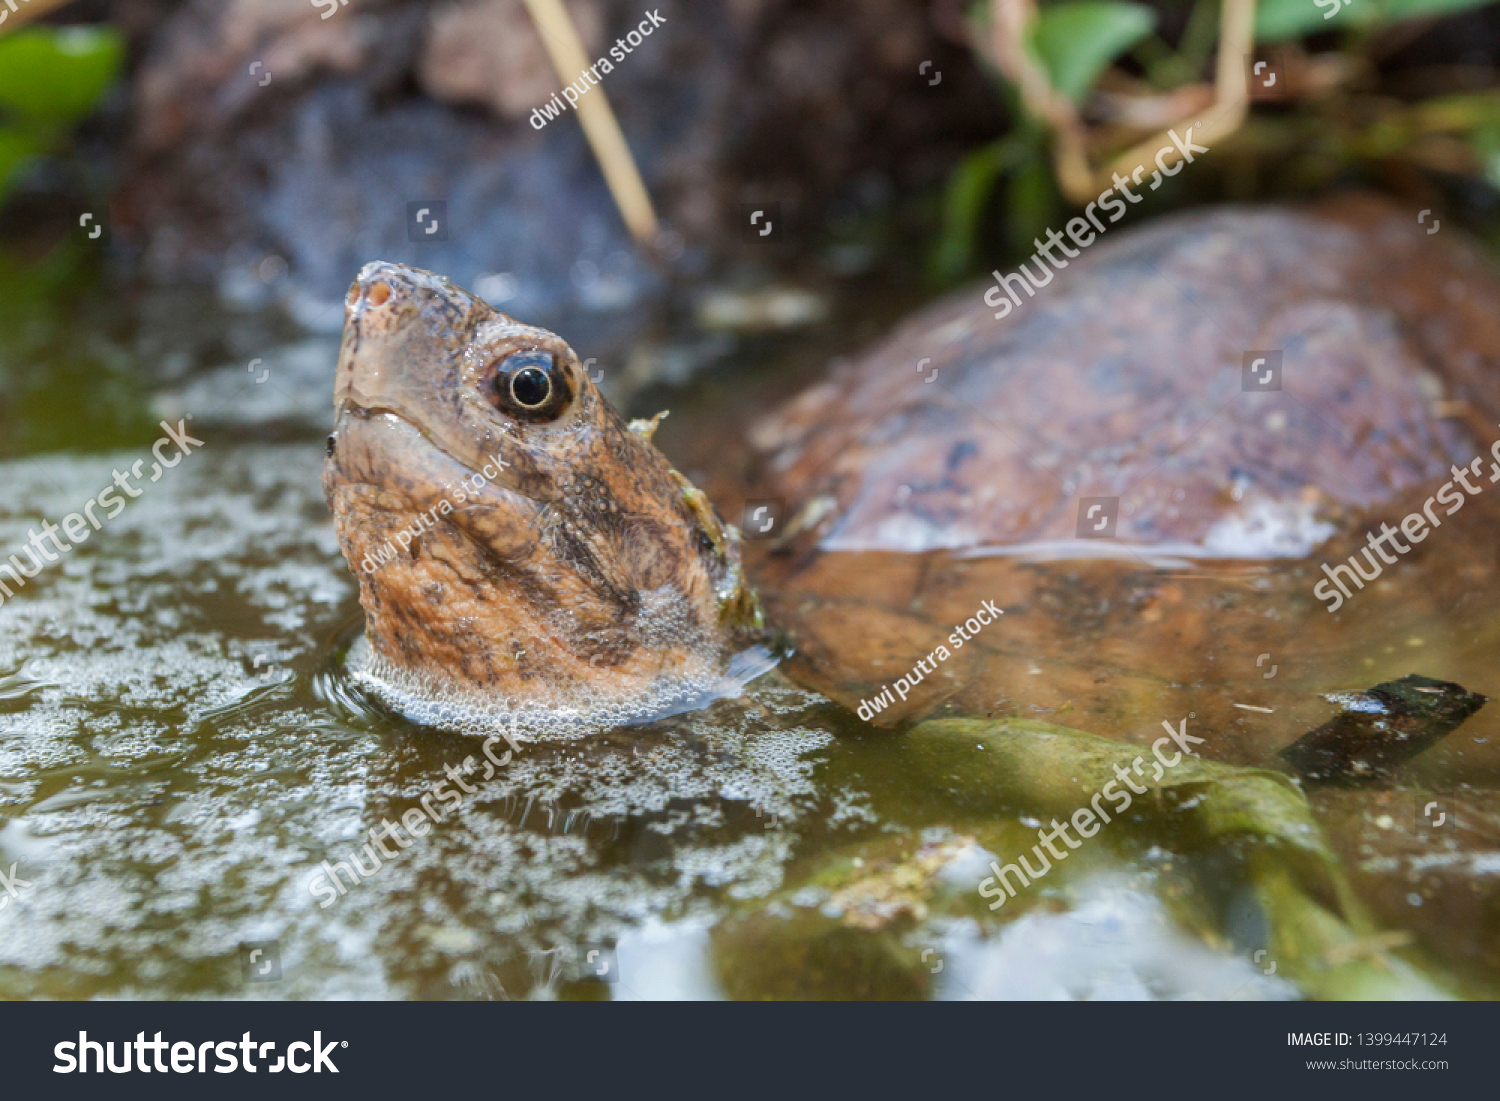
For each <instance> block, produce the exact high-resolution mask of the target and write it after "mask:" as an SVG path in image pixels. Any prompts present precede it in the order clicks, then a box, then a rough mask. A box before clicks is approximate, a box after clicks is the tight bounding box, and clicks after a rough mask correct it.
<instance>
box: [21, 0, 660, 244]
mask: <svg viewBox="0 0 1500 1101" xmlns="http://www.w3.org/2000/svg"><path fill="white" fill-rule="evenodd" d="M35 2H36V0H33V3H35ZM526 8H527V10H528V11H530V12H531V18H532V21H533V22H534V23H535V24H536V29H537V33H538V34H540V35H541V37H542V43H543V45H545V46H546V48H547V56H548V57H549V58H551V60H552V68H553V69H554V70H556V72H557V78H558V79H559V80H561V81H563V82H564V83H569V82H571V81H574V80H577V79H578V74H579V73H581V72H583V71H584V70H585V69H587V68H588V67H589V59H588V55H587V54H585V53H584V52H583V42H582V41H581V40H580V39H579V37H578V31H577V29H576V28H575V27H574V26H573V18H572V16H570V15H569V14H568V11H567V9H566V8H564V7H563V4H562V0H526ZM577 110H578V122H579V124H580V125H581V126H582V127H583V134H584V137H586V138H587V139H588V142H589V147H590V148H591V149H593V151H594V157H595V159H597V160H598V162H599V168H600V169H601V170H602V171H603V173H604V182H605V183H606V184H608V185H609V193H610V195H612V196H613V197H614V200H615V205H616V206H617V207H619V210H620V217H622V218H623V219H624V220H625V225H626V227H627V228H628V229H629V230H630V235H631V236H632V237H634V238H635V240H636V243H637V244H638V245H640V246H641V247H642V248H644V249H650V248H652V247H653V246H654V245H655V243H656V240H657V236H658V233H659V232H660V229H659V226H658V223H657V220H656V211H655V210H654V209H653V208H652V206H651V196H650V195H649V194H647V192H646V185H645V184H644V183H643V182H642V181H641V173H640V170H639V169H638V168H637V167H636V163H635V157H634V156H633V155H632V154H631V152H630V146H629V145H627V144H626V143H625V135H624V134H623V133H622V132H621V130H620V124H619V122H618V121H617V120H616V119H615V113H614V110H613V109H612V108H611V107H610V105H609V100H608V99H607V98H606V97H605V95H604V89H603V88H602V87H598V88H590V89H589V90H588V92H587V93H585V94H584V96H583V97H582V98H581V99H580V100H579V101H578V108H577Z"/></svg>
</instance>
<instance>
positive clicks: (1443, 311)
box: [722, 197, 1500, 764]
mask: <svg viewBox="0 0 1500 1101" xmlns="http://www.w3.org/2000/svg"><path fill="white" fill-rule="evenodd" d="M1456 237H1457V234H1455V233H1452V232H1447V233H1444V235H1443V236H1442V237H1441V238H1437V237H1432V236H1429V235H1428V233H1427V232H1426V230H1425V229H1424V227H1422V226H1419V225H1418V223H1417V221H1416V218H1415V217H1414V215H1411V214H1407V213H1403V212H1398V211H1396V210H1394V209H1392V208H1391V207H1389V206H1386V205H1385V204H1383V203H1381V202H1378V201H1375V200H1369V199H1364V198H1358V197H1356V198H1353V199H1348V200H1345V201H1343V202H1341V203H1340V204H1339V205H1338V206H1337V207H1334V208H1332V209H1329V210H1324V211H1322V212H1303V213H1299V212H1288V211H1284V210H1250V209H1233V208H1230V209H1218V210H1215V211H1212V212H1209V213H1198V214H1189V215H1184V216H1177V217H1171V218H1166V219H1163V220H1161V221H1159V222H1156V223H1153V224H1150V225H1148V226H1146V227H1145V228H1143V229H1139V230H1132V231H1129V232H1121V233H1119V234H1118V236H1116V237H1115V238H1114V239H1113V240H1110V239H1106V240H1103V241H1100V242H1098V243H1096V244H1094V245H1093V247H1092V248H1090V249H1088V250H1087V251H1085V252H1084V253H1083V255H1082V256H1080V257H1078V258H1076V259H1072V260H1070V261H1068V267H1067V268H1066V269H1064V270H1060V271H1056V272H1054V273H1053V275H1052V277H1051V285H1046V286H1043V287H1042V288H1041V289H1039V290H1038V291H1037V292H1036V294H1035V296H1034V297H1030V296H1028V294H1027V293H1025V292H1024V291H1023V290H1022V289H1021V288H1019V287H1018V288H1017V297H1019V299H1020V305H1015V304H1014V303H1013V302H1011V301H1010V300H1009V299H1007V298H1005V297H1003V292H1000V291H999V290H998V289H997V288H998V284H996V283H993V282H992V283H991V284H989V285H988V286H989V289H988V290H987V289H986V288H985V287H975V288H971V289H966V290H963V291H960V292H956V293H954V294H952V295H950V296H948V297H945V298H944V299H942V300H941V301H939V302H937V303H936V304H934V305H933V306H931V307H929V308H927V309H925V310H923V311H921V312H919V313H918V314H916V315H915V316H913V317H911V318H910V319H908V320H907V321H905V322H904V323H903V324H902V325H900V326H899V327H898V328H897V329H896V330H895V331H894V332H893V333H892V334H891V335H890V336H889V337H888V338H887V339H885V340H884V341H882V342H881V343H879V344H878V345H877V346H876V347H875V348H873V349H872V350H870V351H869V352H868V353H867V354H866V355H864V356H863V357H861V358H859V359H858V360H856V361H854V362H852V363H849V364H847V365H846V366H844V367H843V368H842V369H839V370H836V371H835V372H834V373H833V374H832V375H831V376H830V377H829V378H828V379H827V381H825V382H822V383H821V384H819V385H816V386H814V387H813V388H811V389H809V390H807V391H805V392H804V393H802V394H801V395H800V396H798V397H796V398H795V399H793V400H792V401H791V402H790V403H789V404H787V405H786V406H785V407H784V408H782V409H780V410H779V411H777V412H775V413H774V414H772V415H770V416H768V417H765V418H764V419H762V420H761V421H760V422H759V423H758V424H756V425H755V426H754V428H753V430H752V432H751V439H752V443H753V444H754V446H755V448H756V449H757V450H758V452H759V460H760V462H759V466H760V469H761V471H762V474H761V480H760V482H759V484H758V485H757V486H756V487H755V488H754V489H753V490H752V491H751V492H750V493H749V494H748V495H749V496H750V497H752V498H781V499H784V501H785V502H786V514H787V522H786V523H785V529H784V531H783V532H782V535H781V537H780V539H779V540H776V541H774V542H766V543H756V544H751V545H752V546H755V547H759V548H765V553H760V554H756V553H752V554H751V556H750V558H749V559H748V566H749V568H750V569H751V573H752V576H754V577H755V579H756V580H757V582H758V583H759V584H760V586H761V591H762V593H763V594H764V596H765V598H766V601H767V614H768V618H769V619H770V621H771V622H773V623H776V624H778V625H779V626H782V627H784V628H786V629H788V630H790V632H791V634H792V637H793V639H794V640H795V643H796V647H797V655H796V658H795V660H794V661H793V663H792V665H791V669H792V671H793V673H794V674H795V675H797V676H798V677H799V679H803V680H804V681H806V682H809V683H810V684H812V685H813V686H815V687H817V688H819V689H820V690H822V691H824V692H825V693H826V694H828V695H830V696H832V697H834V698H835V699H838V700H839V701H840V702H842V703H844V704H846V705H847V706H849V707H850V708H856V707H860V706H861V704H873V702H874V701H875V699H876V697H877V696H878V695H879V694H881V693H882V692H883V690H884V689H886V688H888V687H892V686H895V685H896V682H897V680H898V678H900V677H902V676H906V677H907V678H908V681H909V682H917V683H915V685H914V687H912V688H911V689H910V691H909V692H908V693H907V694H906V698H905V699H899V698H896V694H894V693H887V694H886V699H887V700H888V701H890V702H889V703H888V704H887V705H885V706H882V707H879V708H875V707H872V706H867V707H865V708H864V710H863V711H862V712H861V713H862V715H869V716H871V717H872V718H873V721H875V722H876V723H879V724H889V723H892V722H896V721H899V720H903V719H908V718H911V717H915V716H921V715H923V714H930V713H934V712H939V713H941V712H954V713H963V714H986V715H991V714H1019V715H1022V716H1025V717H1040V718H1051V719H1053V720H1054V721H1061V722H1066V723H1068V724H1069V725H1072V726H1079V727H1083V728H1085V729H1089V730H1093V731H1095V732H1097V733H1101V734H1106V735H1108V736H1114V737H1130V738H1146V739H1149V738H1151V737H1153V736H1155V735H1152V734H1151V731H1152V730H1153V729H1155V732H1156V735H1159V734H1160V733H1161V731H1160V721H1161V720H1162V719H1164V718H1168V717H1170V718H1171V719H1172V721H1173V723H1174V724H1175V723H1176V722H1177V721H1178V719H1179V718H1181V717H1182V716H1183V715H1186V714H1187V713H1188V710H1189V709H1190V708H1193V707H1196V708H1197V711H1198V715H1199V716H1200V720H1199V721H1202V719H1203V718H1206V717H1208V715H1209V713H1211V714H1212V721H1215V722H1218V723H1220V725H1221V726H1222V727H1223V728H1224V729H1223V733H1222V735H1221V736H1220V737H1219V738H1218V739H1217V740H1216V744H1215V745H1214V746H1212V747H1210V748H1208V749H1205V751H1204V752H1205V753H1206V754H1208V755H1211V756H1218V757H1221V758H1228V759H1232V760H1238V761H1242V762H1255V761H1258V760H1262V759H1264V757H1265V755H1266V754H1267V753H1268V752H1269V751H1270V750H1272V749H1273V748H1275V747H1276V746H1278V745H1282V744H1285V743H1286V742H1287V741H1290V740H1291V738H1292V737H1295V735H1296V734H1297V733H1299V732H1300V731H1301V730H1305V729H1306V726H1307V725H1311V724H1310V723H1307V722H1304V721H1303V720H1305V719H1307V718H1311V719H1312V721H1313V722H1315V721H1317V718H1319V717H1320V716H1316V715H1311V714H1310V713H1306V712H1304V715H1303V719H1297V717H1296V715H1295V714H1294V709H1295V707H1296V706H1297V703H1296V701H1299V700H1300V701H1306V700H1308V699H1310V698H1312V695H1313V693H1314V692H1315V691H1320V690H1326V689H1336V688H1349V687H1357V686H1361V685H1364V684H1368V683H1373V682H1374V681H1375V680H1377V679H1382V678H1385V679H1390V678H1393V677H1397V676H1400V675H1402V674H1405V673H1408V672H1412V671H1413V669H1415V668H1418V667H1419V665H1418V663H1420V668H1421V671H1423V672H1426V673H1429V674H1431V675H1443V676H1445V677H1446V679H1451V680H1458V681H1460V682H1462V683H1475V684H1476V687H1483V686H1485V685H1487V684H1488V683H1489V682H1490V680H1491V679H1492V672H1491V670H1489V669H1488V668H1487V665H1488V662H1487V659H1485V658H1484V657H1483V656H1482V655H1483V653H1484V651H1485V646H1484V645H1483V641H1484V640H1485V639H1490V640H1493V639H1494V638H1495V630H1494V628H1493V627H1491V626H1490V624H1492V623H1493V622H1494V620H1495V617H1494V615H1493V612H1494V611H1495V609H1494V608H1493V607H1489V602H1488V601H1487V600H1482V599H1480V598H1478V597H1477V596H1476V593H1488V592H1489V591H1490V590H1491V589H1492V588H1493V586H1492V585H1490V584H1488V582H1489V581H1490V579H1491V577H1492V575H1493V572H1494V567H1495V565H1496V552H1495V549H1494V548H1495V541H1494V533H1493V530H1492V529H1490V528H1484V530H1480V529H1479V528H1476V523H1478V522H1479V521H1480V520H1481V518H1482V517H1481V515H1480V514H1483V516H1493V515H1494V508H1493V506H1486V505H1484V504H1483V503H1482V502H1483V498H1482V497H1480V498H1473V499H1471V500H1473V501H1475V502H1477V503H1478V507H1474V506H1472V505H1471V507H1470V508H1469V510H1468V512H1467V513H1464V514H1460V515H1459V516H1455V517H1454V518H1453V519H1452V520H1447V521H1445V522H1446V523H1447V525H1448V530H1445V531H1442V532H1433V533H1432V535H1433V537H1432V538H1428V539H1427V540H1426V542H1425V543H1424V544H1422V545H1421V546H1414V547H1412V548H1411V550H1412V553H1410V554H1407V555H1405V556H1402V557H1401V559H1400V561H1398V562H1397V563H1396V564H1394V565H1386V564H1383V568H1384V571H1385V576H1384V577H1383V578H1382V579H1381V580H1380V582H1379V584H1378V585H1374V586H1372V588H1374V589H1376V590H1377V591H1375V592H1354V593H1353V594H1352V599H1351V600H1349V601H1348V602H1346V603H1345V604H1344V606H1343V607H1342V608H1341V609H1340V610H1339V611H1338V612H1337V613H1336V614H1330V612H1329V610H1328V608H1329V606H1330V604H1331V603H1332V601H1327V602H1325V599H1324V596H1325V594H1326V593H1328V592H1332V591H1333V590H1332V588H1331V587H1330V588H1329V589H1327V590H1323V591H1321V592H1320V593H1319V594H1318V595H1314V590H1315V586H1318V585H1319V583H1320V582H1322V581H1324V580H1325V577H1324V574H1323V573H1322V572H1321V571H1320V570H1319V564H1320V563H1321V562H1325V561H1326V562H1330V563H1337V562H1340V561H1342V560H1343V559H1345V558H1346V557H1347V556H1348V555H1349V554H1350V553H1353V552H1354V550H1355V548H1356V545H1363V543H1364V533H1365V531H1366V529H1367V528H1368V529H1369V530H1373V531H1375V532H1377V533H1378V532H1379V525H1380V523H1382V522H1387V521H1388V522H1390V523H1391V524H1392V525H1396V524H1399V523H1400V521H1401V519H1402V517H1403V516H1404V515H1406V514H1407V513H1408V512H1409V511H1411V510H1412V509H1413V508H1415V509H1418V510H1420V509H1421V507H1422V504H1423V502H1424V500H1425V499H1427V498H1429V497H1430V496H1431V495H1432V494H1433V493H1434V492H1436V491H1437V490H1438V489H1439V488H1440V487H1442V486H1443V484H1444V483H1445V482H1447V481H1449V480H1450V479H1451V477H1452V472H1451V467H1452V466H1453V464H1459V465H1464V464H1468V463H1469V462H1470V461H1471V460H1473V459H1475V458H1476V457H1483V458H1484V459H1485V460H1486V461H1488V459H1489V454H1490V445H1491V441H1492V440H1494V439H1496V438H1497V437H1500V428H1497V422H1500V282H1497V280H1496V277H1495V275H1494V273H1493V271H1492V270H1491V269H1490V268H1489V267H1488V266H1487V265H1486V264H1485V263H1484V262H1483V261H1482V260H1481V259H1480V257H1479V256H1478V254H1477V253H1476V252H1475V251H1474V250H1472V249H1470V248H1468V247H1465V246H1463V245H1462V244H1460V243H1459V242H1458V241H1457V240H1456ZM1060 258H1061V257H1060ZM1034 266H1035V265H1028V268H1030V267H1034ZM1038 277H1040V276H1038ZM1013 285H1014V284H1013ZM997 307H999V308H998V309H997ZM1007 307H1008V310H1007ZM1007 312H1008V316H1005V317H1003V318H1001V319H999V320H997V319H996V316H995V315H996V314H997V313H1007ZM1267 352H1279V353H1280V357H1281V364H1280V378H1279V386H1280V388H1279V390H1266V391H1258V390H1253V389H1251V390H1247V389H1245V388H1244V386H1245V385H1246V382H1247V376H1246V365H1247V364H1252V363H1254V362H1255V360H1257V359H1262V358H1265V359H1267V360H1268V363H1262V364H1259V365H1257V366H1256V368H1255V372H1254V377H1256V378H1262V377H1266V376H1267V374H1268V372H1267V370H1266V368H1267V366H1268V364H1270V363H1274V357H1268V356H1266V354H1265V353H1267ZM1271 377H1272V379H1274V375H1273V376H1271ZM1496 469H1497V470H1500V468H1496ZM1485 475H1486V476H1485V477H1484V478H1481V481H1482V482H1483V483H1484V485H1485V486H1488V485H1489V481H1488V477H1487V475H1488V468H1487V467H1486V468H1485ZM1490 492H1491V493H1500V489H1496V490H1492V491H1490ZM1091 498H1097V499H1106V500H1103V501H1089V500H1088V499H1091ZM1108 499H1115V500H1116V501H1117V503H1114V504H1112V502H1111V501H1110V500H1108ZM722 503H723V504H724V505H725V506H732V505H733V504H734V502H733V501H732V500H728V499H725V500H723V501H722ZM1090 504H1101V505H1103V506H1106V507H1107V508H1108V509H1109V512H1105V511H1102V510H1096V511H1095V513H1094V514H1093V520H1092V522H1091V523H1089V524H1088V525H1087V526H1088V528H1089V529H1092V528H1093V527H1094V526H1095V525H1097V524H1098V523H1099V520H1100V519H1101V518H1105V517H1107V516H1108V515H1109V514H1111V513H1112V514H1114V515H1115V517H1116V518H1115V520H1114V526H1113V528H1112V529H1110V528H1109V527H1108V526H1106V530H1105V531H1104V533H1103V535H1104V536H1108V537H1098V538H1094V537H1089V536H1092V535H1094V534H1095V533H1094V532H1093V531H1092V530H1085V529H1084V527H1083V526H1081V525H1082V524H1083V523H1084V522H1085V520H1086V518H1087V508H1088V506H1089V505H1090ZM1443 512H1444V509H1443V507H1442V506H1439V507H1438V516H1439V518H1440V519H1442V514H1443ZM732 514H733V513H732V512H731V515H732ZM1080 535H1083V536H1085V537H1082V538H1080ZM1308 556H1311V557H1308ZM1377 561H1379V560H1378V559H1377ZM986 600H990V601H993V602H994V603H995V604H997V605H998V606H999V607H1000V608H1002V609H1004V610H1005V613H1006V614H1005V615H1004V616H1003V617H1002V618H1001V619H1000V620H999V621H998V622H997V623H996V624H994V625H992V626H988V627H985V628H984V629H983V631H982V632H981V634H980V636H979V637H978V638H977V639H975V640H973V641H972V642H969V643H967V644H965V645H963V646H962V648H960V647H956V646H954V645H953V642H952V636H953V632H954V629H955V627H956V626H957V625H961V624H964V623H965V621H966V620H967V619H968V618H969V617H971V616H974V615H975V612H976V609H979V608H980V607H981V606H982V604H983V602H984V601H986ZM1455 613H1456V614H1457V618H1455ZM1434 620H1439V621H1441V622H1442V623H1443V624H1444V630H1443V631H1434V630H1433V621H1434ZM1460 624H1469V625H1472V628H1473V631H1474V632H1475V633H1474V634H1471V635H1464V636H1463V637H1462V638H1461V639H1460V637H1459V636H1460V634H1461V633H1462V632H1460V631H1458V630H1457V629H1456V628H1457V627H1458V626H1459V625H1460ZM1437 634H1442V635H1445V636H1451V637H1444V638H1437V637H1434V636H1435V635H1437ZM1409 640H1415V642H1416V644H1417V645H1416V646H1413V647H1412V648H1407V644H1408V641H1409ZM1417 646H1420V647H1422V649H1420V650H1419V649H1417ZM940 647H941V648H946V649H947V650H948V652H949V656H948V657H947V658H946V659H945V658H943V656H942V653H941V651H940V650H939V648H940ZM1392 647H1395V648H1396V653H1395V654H1394V656H1393V655H1392V654H1391V652H1390V650H1391V648H1392ZM1440 647H1441V648H1444V649H1446V650H1447V652H1445V653H1441V654H1439V653H1436V652H1435V651H1436V650H1437V649H1438V648H1440ZM1476 662H1477V664H1476ZM1434 665H1436V666H1437V667H1434ZM1278 668H1279V675H1277V670H1278ZM914 669H916V670H917V672H916V673H914V672H913V670H914ZM1235 703H1239V704H1240V705H1241V707H1240V709H1239V710H1234V709H1233V705H1234V704H1235ZM1248 708H1257V709H1259V710H1258V712H1252V713H1250V714H1247V713H1246V710H1247V709H1248ZM1038 712H1040V714H1038ZM1059 712H1061V713H1062V714H1058V713H1059ZM1260 716H1263V717H1260ZM1247 724H1248V725H1247ZM1495 763H1497V764H1500V761H1497V762H1495Z"/></svg>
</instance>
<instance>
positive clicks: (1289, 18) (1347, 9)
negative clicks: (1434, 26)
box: [1255, 0, 1490, 42]
mask: <svg viewBox="0 0 1500 1101" xmlns="http://www.w3.org/2000/svg"><path fill="white" fill-rule="evenodd" d="M1489 2H1490V0H1342V3H1341V2H1340V0H1261V2H1260V3H1259V4H1258V5H1257V6H1256V11H1255V40H1256V41H1257V42H1285V41H1287V40H1288V39H1292V38H1300V37H1302V36H1303V35H1306V34H1313V33H1315V32H1317V31H1321V30H1328V29H1331V28H1344V27H1373V26H1376V25H1379V24H1382V23H1392V22H1397V21H1399V20H1402V19H1426V18H1431V17H1433V16H1438V15H1449V14H1452V13H1453V12H1458V11H1467V10H1469V9H1470V8H1479V7H1483V6H1484V5H1485V4H1487V3H1489Z"/></svg>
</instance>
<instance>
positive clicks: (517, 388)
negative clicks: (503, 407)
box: [510, 367, 552, 409]
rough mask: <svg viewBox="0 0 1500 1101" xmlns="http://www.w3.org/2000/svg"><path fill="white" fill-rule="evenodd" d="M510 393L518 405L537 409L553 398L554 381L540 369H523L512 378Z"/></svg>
mask: <svg viewBox="0 0 1500 1101" xmlns="http://www.w3.org/2000/svg"><path fill="white" fill-rule="evenodd" d="M510 393H511V396H512V397H513V398H515V399H516V403H517V404H518V405H524V406H525V407H526V408H528V409H535V408H536V407H537V406H539V405H542V404H543V403H545V402H546V400H547V399H548V398H549V397H551V396H552V380H551V379H550V378H548V377H547V372H546V371H543V370H542V369H541V368H540V367H522V368H521V369H520V370H519V371H517V372H516V373H515V374H514V375H512V376H511V379H510Z"/></svg>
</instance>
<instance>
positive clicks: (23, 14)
mask: <svg viewBox="0 0 1500 1101" xmlns="http://www.w3.org/2000/svg"><path fill="white" fill-rule="evenodd" d="M69 3H72V0H28V2H27V4H26V6H25V7H15V8H12V9H11V10H10V11H9V12H8V13H7V14H6V18H5V22H4V23H0V34H4V33H5V32H6V31H13V30H15V29H16V28H17V27H21V26H24V25H26V24H27V23H30V22H31V21H32V20H33V19H40V18H41V17H42V16H44V15H47V14H48V13H49V12H52V11H55V10H56V9H57V8H60V7H62V6H63V5H64V4H69ZM7 6H8V5H7Z"/></svg>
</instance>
